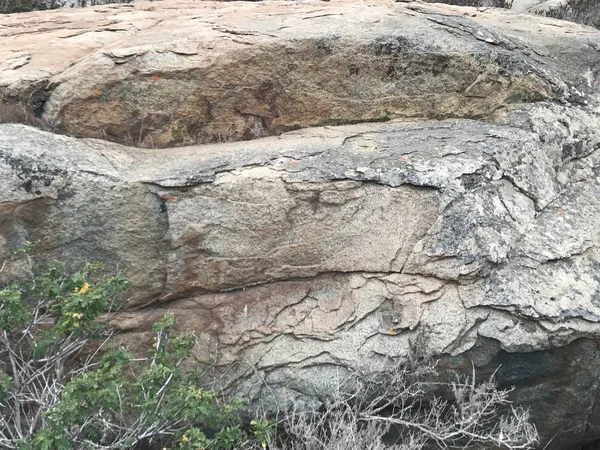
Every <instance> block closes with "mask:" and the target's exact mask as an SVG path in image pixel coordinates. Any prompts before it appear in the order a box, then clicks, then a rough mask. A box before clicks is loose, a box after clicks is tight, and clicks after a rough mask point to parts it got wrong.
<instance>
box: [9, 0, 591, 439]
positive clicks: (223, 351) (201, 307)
mask: <svg viewBox="0 0 600 450" xmlns="http://www.w3.org/2000/svg"><path fill="white" fill-rule="evenodd" d="M45 14H46V15H44V14H41V13H33V14H27V15H23V16H22V17H23V18H22V19H21V17H19V23H17V21H16V19H15V18H14V17H7V18H0V33H4V35H5V36H8V35H10V36H11V38H10V39H7V40H5V42H6V45H3V47H2V48H1V49H0V55H2V56H1V57H0V61H2V63H1V64H3V66H2V67H3V70H2V71H0V86H1V88H0V89H1V90H2V92H3V93H4V95H5V98H6V99H8V100H10V101H13V100H14V99H15V98H26V99H28V101H29V104H30V107H31V108H32V109H35V108H37V109H36V111H37V113H38V114H40V115H41V116H42V117H43V118H44V119H45V120H46V121H49V122H52V123H54V125H55V127H56V130H58V131H61V132H66V133H71V134H75V135H84V136H102V137H107V138H111V139H113V140H117V141H121V142H125V141H126V140H127V139H126V136H128V133H129V134H131V133H132V131H131V130H133V128H131V127H132V126H133V125H132V124H134V123H135V120H138V119H139V118H140V117H153V118H155V119H156V121H155V122H153V125H152V127H151V128H148V130H150V129H151V132H148V133H146V134H143V133H142V135H141V138H140V136H136V137H135V139H137V140H138V141H140V142H142V143H146V144H147V143H148V142H152V143H153V145H155V146H159V145H158V144H160V145H171V144H181V143H186V142H190V141H191V140H200V141H205V140H206V141H211V140H219V139H220V138H218V135H219V134H220V133H222V132H223V130H224V128H220V127H221V126H222V123H229V124H231V123H233V124H235V126H234V128H232V130H233V131H232V133H231V134H230V135H228V136H226V137H227V139H246V138H250V137H259V136H262V135H267V134H279V133H281V132H284V131H285V130H289V129H291V128H299V127H306V126H312V125H319V124H327V123H329V124H336V123H339V122H364V121H377V120H381V119H390V118H403V119H404V120H392V121H389V122H386V123H355V124H353V125H343V126H321V127H313V128H306V129H301V130H296V131H291V132H290V131H288V132H285V133H283V134H281V135H279V136H271V137H265V138H263V139H256V140H251V141H244V142H231V143H220V144H218V143H213V144H206V145H201V146H190V147H180V148H164V149H145V148H133V147H125V146H122V145H119V144H117V143H112V142H108V141H106V140H96V139H75V138H73V137H67V136H63V135H57V134H52V133H48V132H44V131H39V130H35V129H33V128H29V127H26V126H24V125H14V124H4V125H0V261H1V260H2V259H4V258H6V256H7V255H8V254H9V252H10V251H11V250H12V249H15V248H18V247H19V246H20V245H22V244H23V243H24V242H25V241H26V240H30V241H32V242H34V243H35V245H36V247H37V249H38V251H39V252H41V253H43V254H47V255H49V256H57V257H61V258H62V259H66V260H68V261H70V262H72V263H73V264H75V265H76V264H77V263H79V262H82V261H86V260H87V261H90V260H98V259H99V260H102V261H105V262H106V263H107V264H108V265H109V266H111V265H112V266H115V265H118V266H119V267H120V268H122V269H123V270H124V271H125V272H126V273H127V274H128V275H129V276H130V278H131V279H132V281H133V285H134V288H133V296H132V298H131V300H130V302H129V304H128V309H127V310H126V311H124V312H122V313H121V314H120V315H119V317H118V318H117V320H116V322H115V324H116V326H118V327H119V328H120V329H121V330H122V331H123V334H122V338H123V340H124V341H126V342H129V343H135V342H139V341H140V340H143V339H146V337H147V331H148V330H149V327H150V325H151V324H152V323H153V321H154V320H155V319H156V318H158V317H160V316H162V315H163V314H164V313H165V312H166V311H167V310H170V311H172V312H174V313H175V314H176V316H177V317H178V325H179V326H180V327H181V328H182V329H186V330H193V331H195V332H196V334H197V336H198V338H199V345H198V346H197V349H196V355H195V356H196V357H197V358H198V359H203V358H216V360H217V366H218V367H219V368H222V369H223V370H224V372H225V375H224V376H223V379H222V380H223V383H225V384H227V385H229V386H231V387H232V388H234V389H235V390H236V391H237V392H238V393H242V394H244V395H246V396H248V397H249V398H252V399H263V400H265V399H266V401H273V397H271V396H273V395H274V396H275V400H274V401H277V402H278V403H280V404H285V403H286V402H287V401H295V402H301V401H305V402H309V403H311V402H315V401H317V399H318V398H319V396H320V395H322V394H323V393H324V392H327V389H329V388H330V386H331V383H334V382H335V379H336V376H339V371H340V370H341V369H340V367H354V368H360V367H369V366H372V365H373V364H376V363H377V362H378V361H381V360H383V359H385V358H386V357H402V356H404V355H406V354H407V353H408V352H409V351H410V350H409V349H410V345H411V342H414V341H418V342H419V345H421V346H422V347H423V349H424V350H426V351H430V352H433V353H436V354H438V355H441V358H442V364H443V365H444V366H446V367H448V368H455V369H459V370H466V371H470V370H471V364H472V363H473V364H475V366H476V368H477V370H478V372H479V373H480V374H482V376H486V375H487V374H489V373H491V372H493V371H495V370H496V369H498V367H499V366H501V368H500V369H499V371H498V377H499V379H500V381H502V382H503V383H505V384H507V385H515V386H516V387H517V390H516V391H515V393H514V395H515V400H516V401H517V402H519V403H521V404H524V405H525V406H531V407H532V412H533V414H534V417H535V420H536V423H537V425H538V427H539V429H540V432H541V434H542V437H543V442H542V447H543V446H544V445H546V443H548V442H550V444H549V445H548V447H547V448H549V449H578V448H580V447H581V445H583V444H584V443H586V442H590V441H593V440H595V439H599V438H600V407H599V406H598V405H599V404H600V402H598V401H597V399H598V398H599V397H600V389H599V388H600V386H599V384H600V377H599V373H600V363H599V361H600V348H599V347H598V343H597V339H598V336H599V334H600V284H599V283H600V253H599V248H600V228H598V225H597V224H598V221H599V220H600V151H599V150H600V131H599V130H600V108H599V107H598V93H599V91H600V81H599V77H598V73H599V70H600V32H597V31H594V30H592V29H588V28H585V27H580V26H577V25H574V24H567V23H562V22H559V21H554V20H550V19H546V18H539V17H538V18H536V17H527V16H520V15H517V14H514V13H510V12H505V11H495V10H489V11H477V10H475V9H470V8H462V9H461V8H456V7H450V6H431V5H427V6H426V5H421V4H395V3H391V2H390V3H387V2H385V3H384V2H380V3H379V2H378V3H373V4H366V3H363V4H361V5H348V4H346V3H345V2H337V3H336V2H331V4H329V3H325V4H324V3H321V2H318V3H312V2H307V3H301V4H296V3H286V2H278V3H274V2H273V3H272V2H263V3H260V4H258V3H257V4H254V3H251V4H244V5H237V4H236V5H234V6H232V5H223V4H212V3H206V2H203V3H202V4H201V6H198V4H194V6H193V7H192V6H191V4H190V3H178V2H173V3H170V2H167V3H164V4H161V5H160V7H159V6H158V5H157V4H144V3H138V4H136V5H135V6H133V7H125V6H118V7H101V8H95V9H90V10H77V11H72V12H64V11H58V12H52V13H45ZM473 15H475V17H473ZM161 18H162V21H161V20H160V19H161ZM125 23H127V26H126V25H124V24H125ZM175 23H177V24H178V26H177V27H176V28H175V26H174V24H175ZM179 24H181V26H179ZM193 24H196V25H193ZM301 24H302V25H304V24H306V26H301ZM44 30H45V31H44ZM165 30H169V32H168V33H167V32H166V31H165ZM7 33H9V34H7ZM25 42H30V44H29V46H27V45H24V43H25ZM77 43H79V44H78V45H76V44H77ZM17 48H19V49H20V50H19V51H20V52H21V53H19V54H18V55H20V56H17V54H16V53H15V54H13V59H8V57H7V55H8V54H12V53H10V52H12V51H13V50H14V49H17ZM78 51H79V53H77V52H78ZM13 53H14V52H13ZM555 55H560V58H558V57H557V56H555ZM19 58H21V59H19ZM7 61H8V62H7ZM10 61H13V63H10ZM15 61H16V62H15ZM261 86H262V87H261ZM261 89H262V90H261ZM94 92H100V93H99V94H97V95H96V94H93V93H94ZM92 94H93V95H92ZM11 99H12V100H11ZM36 102H38V103H36ZM36 105H37V106H36ZM136 117H137V118H136ZM159 118H160V120H159ZM407 118H414V119H417V118H418V119H419V120H411V121H408V120H406V119H407ZM472 119H478V120H472ZM483 119H485V120H483ZM153 120H154V119H153ZM111 127H112V128H111ZM119 127H120V128H119ZM252 127H257V128H252ZM248 128H251V129H253V130H259V131H257V133H255V134H252V135H247V134H245V131H244V130H247V129H248ZM100 130H104V132H105V133H106V134H105V135H103V134H102V133H100ZM110 130H112V131H110ZM176 130H179V131H178V132H177V133H176V132H175V131H176ZM190 130H192V131H190ZM193 130H196V131H193ZM109 131H110V132H109ZM179 132H180V133H181V134H178V133H179ZM194 133H197V134H194ZM10 270H11V268H10V264H8V265H7V267H6V271H5V272H4V273H5V274H6V273H10ZM225 369H226V370H225ZM269 399H270V400H269Z"/></svg>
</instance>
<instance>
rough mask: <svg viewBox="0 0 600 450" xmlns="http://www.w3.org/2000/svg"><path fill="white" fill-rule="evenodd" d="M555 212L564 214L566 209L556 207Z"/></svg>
mask: <svg viewBox="0 0 600 450" xmlns="http://www.w3.org/2000/svg"><path fill="white" fill-rule="evenodd" d="M556 212H557V214H564V213H565V212H566V211H565V210H564V208H558V210H557V211H556Z"/></svg>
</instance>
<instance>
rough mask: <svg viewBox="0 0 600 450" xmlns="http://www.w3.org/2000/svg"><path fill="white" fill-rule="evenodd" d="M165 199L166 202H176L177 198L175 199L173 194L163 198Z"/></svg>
mask: <svg viewBox="0 0 600 450" xmlns="http://www.w3.org/2000/svg"><path fill="white" fill-rule="evenodd" d="M163 199H164V200H165V202H174V201H175V197H173V196H172V195H171V194H167V195H165V196H164V197H163Z"/></svg>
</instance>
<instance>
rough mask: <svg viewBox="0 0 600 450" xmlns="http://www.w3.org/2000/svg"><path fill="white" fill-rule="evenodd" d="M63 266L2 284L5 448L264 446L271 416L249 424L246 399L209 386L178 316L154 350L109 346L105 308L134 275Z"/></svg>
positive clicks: (0, 444) (165, 325)
mask: <svg viewBox="0 0 600 450" xmlns="http://www.w3.org/2000/svg"><path fill="white" fill-rule="evenodd" d="M65 273H66V271H65V268H64V265H63V264H58V263H54V264H52V265H51V266H50V267H47V268H45V269H44V270H42V271H39V272H36V276H34V277H32V278H31V279H29V280H26V281H21V282H18V283H11V284H8V285H5V286H4V287H1V288H0V448H4V449H19V450H80V449H82V450H83V449H98V450H100V449H103V450H112V449H115V450H116V449H121V450H125V449H131V448H136V446H138V445H140V444H146V445H148V444H151V443H154V444H158V443H160V444H161V445H169V446H175V445H179V447H178V448H180V449H181V450H192V449H193V450H197V449H198V448H210V449H212V450H226V449H233V448H242V447H245V448H252V447H258V443H257V442H256V439H255V436H254V435H253V433H252V431H254V432H255V433H257V436H258V435H259V434H260V433H258V431H259V430H260V429H265V428H266V427H267V425H268V422H263V421H254V422H253V424H252V425H251V426H250V427H249V428H248V429H246V428H244V427H243V423H242V421H241V418H240V412H241V411H242V403H241V402H240V401H233V402H222V401H221V400H220V399H219V398H218V396H217V395H216V393H215V392H213V391H210V390H205V389H203V388H202V385H201V383H200V373H199V372H198V371H197V370H195V369H188V368H185V367H184V365H183V364H182V363H183V361H184V360H185V359H186V358H187V357H188V356H189V354H190V349H191V348H192V346H193V345H194V344H195V338H194V336H193V335H190V334H175V333H173V326H174V323H175V319H174V317H173V316H172V315H167V316H165V317H164V318H163V319H162V320H161V321H159V322H158V323H156V324H155V325H154V327H153V328H152V333H153V335H154V343H153V345H152V347H151V348H150V349H149V351H148V355H147V356H146V357H143V358H135V357H134V356H133V355H131V354H129V353H128V352H127V351H126V350H125V349H122V348H110V349H109V348H108V347H109V346H108V345H107V343H108V342H109V338H110V337H111V333H110V331H108V330H107V327H106V326H105V325H106V324H105V322H106V317H105V315H106V313H108V312H110V311H111V310H112V309H113V307H114V306H115V304H116V299H117V297H118V294H119V293H121V292H123V291H124V290H125V289H126V288H127V286H128V282H127V280H126V279H125V278H124V277H123V276H120V275H116V276H114V275H107V274H105V273H104V272H103V271H102V268H101V266H99V265H97V264H93V265H86V266H85V267H84V268H83V269H82V270H81V271H79V272H76V273H73V274H69V275H65ZM261 427H262V428H261ZM259 437H260V438H263V439H264V435H260V436H259Z"/></svg>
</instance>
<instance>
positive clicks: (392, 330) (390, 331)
mask: <svg viewBox="0 0 600 450" xmlns="http://www.w3.org/2000/svg"><path fill="white" fill-rule="evenodd" d="M388 333H389V334H391V335H392V336H393V335H395V334H396V330H394V329H393V328H390V329H389V330H388Z"/></svg>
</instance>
